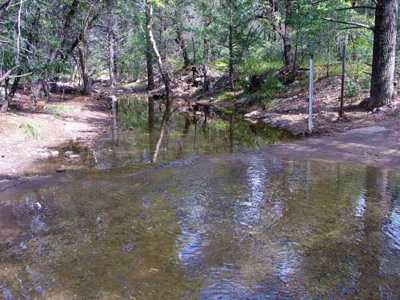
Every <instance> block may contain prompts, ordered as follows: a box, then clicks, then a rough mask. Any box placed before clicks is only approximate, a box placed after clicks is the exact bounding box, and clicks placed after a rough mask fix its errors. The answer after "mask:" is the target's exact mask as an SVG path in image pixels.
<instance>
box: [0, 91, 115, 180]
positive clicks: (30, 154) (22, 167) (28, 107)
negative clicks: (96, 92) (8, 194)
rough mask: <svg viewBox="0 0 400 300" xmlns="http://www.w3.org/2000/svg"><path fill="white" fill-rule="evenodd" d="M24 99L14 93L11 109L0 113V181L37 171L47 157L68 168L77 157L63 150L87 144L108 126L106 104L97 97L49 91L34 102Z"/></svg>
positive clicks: (85, 146)
mask: <svg viewBox="0 0 400 300" xmlns="http://www.w3.org/2000/svg"><path fill="white" fill-rule="evenodd" d="M28 99H29V97H28V96H27V95H20V94H17V95H16V97H15V98H14V99H13V102H12V105H13V107H12V109H11V112H8V113H6V114H0V140H1V147H0V181H1V180H2V179H7V178H8V179H10V178H15V177H19V176H20V175H31V174H35V173H39V174H40V170H39V169H38V167H37V166H38V165H40V162H41V161H46V160H48V159H49V158H51V157H54V158H56V157H60V159H59V160H58V161H59V163H60V166H59V167H60V168H64V167H65V168H68V165H71V164H76V162H77V161H79V159H80V158H81V157H80V156H76V157H74V158H64V152H65V151H69V150H74V149H78V148H88V147H90V146H91V144H92V142H93V140H94V139H95V138H96V137H97V136H98V135H99V134H102V133H104V132H106V131H107V130H108V128H109V127H110V126H109V124H110V112H109V109H108V104H107V102H106V101H105V100H104V99H101V98H99V97H84V96H79V95H65V96H61V95H55V94H53V95H52V100H51V101H48V102H45V101H39V102H38V103H37V104H36V105H34V104H33V103H30V102H29V101H28ZM64 165H65V166H64Z"/></svg>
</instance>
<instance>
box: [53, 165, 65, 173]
mask: <svg viewBox="0 0 400 300" xmlns="http://www.w3.org/2000/svg"><path fill="white" fill-rule="evenodd" d="M66 171H67V168H66V167H65V166H64V165H61V166H60V167H59V168H58V169H57V170H56V172H58V173H61V172H66Z"/></svg>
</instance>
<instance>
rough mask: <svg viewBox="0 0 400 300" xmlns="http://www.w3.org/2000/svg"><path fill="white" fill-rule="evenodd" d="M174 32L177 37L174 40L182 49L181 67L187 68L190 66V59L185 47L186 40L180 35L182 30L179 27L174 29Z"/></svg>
mask: <svg viewBox="0 0 400 300" xmlns="http://www.w3.org/2000/svg"><path fill="white" fill-rule="evenodd" d="M176 34H177V38H176V40H175V41H176V43H177V44H178V45H179V48H181V51H182V57H183V67H184V68H187V67H188V66H190V59H189V55H188V53H187V49H186V42H185V39H184V38H183V37H182V31H181V30H180V29H178V30H177V31H176Z"/></svg>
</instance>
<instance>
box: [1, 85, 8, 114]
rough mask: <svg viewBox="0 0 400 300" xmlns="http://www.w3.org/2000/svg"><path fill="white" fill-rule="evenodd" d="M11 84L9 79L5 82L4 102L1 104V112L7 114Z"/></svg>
mask: <svg viewBox="0 0 400 300" xmlns="http://www.w3.org/2000/svg"><path fill="white" fill-rule="evenodd" d="M9 83H10V79H9V78H7V79H6V80H5V86H4V100H3V102H2V103H1V108H0V111H1V112H2V113H5V112H7V110H8V104H9V96H8V85H9Z"/></svg>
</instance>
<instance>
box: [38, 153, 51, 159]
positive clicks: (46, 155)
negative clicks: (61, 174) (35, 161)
mask: <svg viewBox="0 0 400 300" xmlns="http://www.w3.org/2000/svg"><path fill="white" fill-rule="evenodd" d="M40 156H41V157H43V158H49V157H50V154H49V153H48V152H44V153H40Z"/></svg>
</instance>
